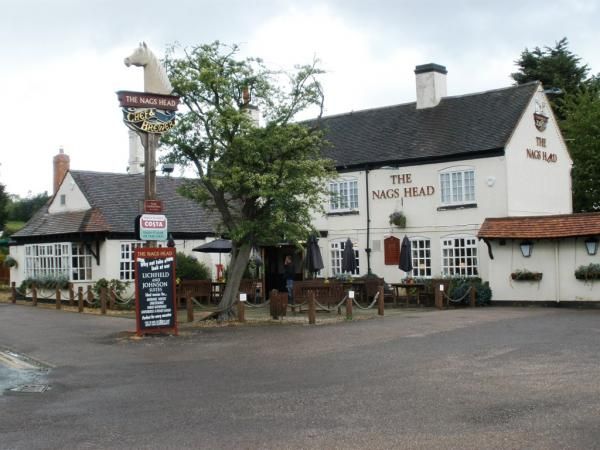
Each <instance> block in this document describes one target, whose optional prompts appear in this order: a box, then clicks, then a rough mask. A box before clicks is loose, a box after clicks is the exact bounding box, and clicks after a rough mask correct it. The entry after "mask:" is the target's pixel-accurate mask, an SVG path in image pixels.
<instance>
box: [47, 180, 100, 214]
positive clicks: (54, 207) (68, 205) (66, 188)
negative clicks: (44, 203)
mask: <svg viewBox="0 0 600 450" xmlns="http://www.w3.org/2000/svg"><path fill="white" fill-rule="evenodd" d="M63 195H64V196H65V197H64V198H65V204H64V205H61V204H60V203H61V196H63ZM87 209H90V204H89V203H88V201H87V199H86V198H85V196H84V195H83V193H82V192H81V190H80V189H79V186H77V183H75V180H73V177H72V176H71V174H70V173H69V172H67V175H66V176H65V178H64V179H63V182H62V184H61V185H60V187H59V188H58V191H57V193H56V195H55V196H54V199H53V200H52V204H51V205H50V207H49V208H48V212H49V213H50V214H56V213H61V212H67V211H85V210H87Z"/></svg>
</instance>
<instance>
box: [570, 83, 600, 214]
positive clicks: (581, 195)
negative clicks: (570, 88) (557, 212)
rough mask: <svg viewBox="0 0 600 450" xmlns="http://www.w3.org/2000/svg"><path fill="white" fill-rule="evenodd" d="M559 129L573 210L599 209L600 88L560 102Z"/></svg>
mask: <svg viewBox="0 0 600 450" xmlns="http://www.w3.org/2000/svg"><path fill="white" fill-rule="evenodd" d="M562 110H563V111H564V112H565V119H564V120H563V121H562V122H561V128H562V131H563V133H564V135H565V138H566V139H567V143H568V144H569V151H570V153H571V157H572V159H573V170H572V172H571V176H572V183H573V210H574V211H577V212H583V211H596V210H600V176H599V175H598V174H600V89H598V87H596V86H594V85H590V86H589V87H586V88H582V89H581V90H579V91H578V92H577V93H575V94H573V95H568V96H566V97H565V99H564V100H563V102H562Z"/></svg>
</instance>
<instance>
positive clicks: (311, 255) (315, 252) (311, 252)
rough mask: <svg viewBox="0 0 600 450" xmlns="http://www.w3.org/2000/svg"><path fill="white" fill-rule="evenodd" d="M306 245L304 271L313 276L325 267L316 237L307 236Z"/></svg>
mask: <svg viewBox="0 0 600 450" xmlns="http://www.w3.org/2000/svg"><path fill="white" fill-rule="evenodd" d="M306 244H307V245H306V260H305V262H306V270H308V271H309V272H310V273H312V274H315V273H317V272H318V271H319V270H321V269H322V268H323V267H325V266H324V264H323V257H322V256H321V249H320V248H319V244H318V239H317V237H316V236H315V235H311V236H309V237H308V241H307V243H306Z"/></svg>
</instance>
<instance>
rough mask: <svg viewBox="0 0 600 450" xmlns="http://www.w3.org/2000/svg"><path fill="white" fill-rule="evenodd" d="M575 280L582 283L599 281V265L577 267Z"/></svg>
mask: <svg viewBox="0 0 600 450" xmlns="http://www.w3.org/2000/svg"><path fill="white" fill-rule="evenodd" d="M575 278H577V279H578V280H584V281H593V280H600V264H594V263H592V264H588V265H587V266H579V267H578V268H577V270H576V271H575Z"/></svg>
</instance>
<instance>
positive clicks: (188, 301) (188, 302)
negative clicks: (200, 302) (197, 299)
mask: <svg viewBox="0 0 600 450" xmlns="http://www.w3.org/2000/svg"><path fill="white" fill-rule="evenodd" d="M185 307H186V309H187V321H188V322H193V321H194V299H193V298H192V296H191V294H190V290H189V289H188V290H187V291H186V292H185Z"/></svg>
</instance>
